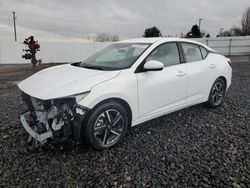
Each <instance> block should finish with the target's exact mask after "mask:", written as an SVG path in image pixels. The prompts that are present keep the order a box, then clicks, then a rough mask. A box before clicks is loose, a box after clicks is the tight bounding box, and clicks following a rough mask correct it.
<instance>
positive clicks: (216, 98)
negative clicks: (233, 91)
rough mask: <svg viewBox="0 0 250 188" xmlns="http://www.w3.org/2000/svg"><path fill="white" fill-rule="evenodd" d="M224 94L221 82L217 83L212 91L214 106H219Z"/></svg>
mask: <svg viewBox="0 0 250 188" xmlns="http://www.w3.org/2000/svg"><path fill="white" fill-rule="evenodd" d="M224 93H225V89H224V85H223V83H221V82H217V83H215V84H214V87H213V89H212V100H213V103H214V105H216V106H217V105H219V104H220V103H221V101H222V99H223V96H224Z"/></svg>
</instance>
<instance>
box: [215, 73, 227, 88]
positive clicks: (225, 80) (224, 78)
mask: <svg viewBox="0 0 250 188" xmlns="http://www.w3.org/2000/svg"><path fill="white" fill-rule="evenodd" d="M218 78H221V79H222V80H223V81H224V82H225V84H226V88H227V79H226V77H225V76H219V77H218ZM218 78H217V79H218ZM217 79H216V80H217Z"/></svg>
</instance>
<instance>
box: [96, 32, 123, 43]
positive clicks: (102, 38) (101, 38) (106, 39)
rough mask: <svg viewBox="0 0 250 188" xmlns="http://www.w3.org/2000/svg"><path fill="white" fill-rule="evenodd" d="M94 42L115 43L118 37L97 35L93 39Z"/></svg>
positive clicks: (104, 34) (103, 34)
mask: <svg viewBox="0 0 250 188" xmlns="http://www.w3.org/2000/svg"><path fill="white" fill-rule="evenodd" d="M95 41H97V42H109V41H112V42H116V41H119V37H118V35H109V34H106V33H99V34H97V36H96V37H95Z"/></svg>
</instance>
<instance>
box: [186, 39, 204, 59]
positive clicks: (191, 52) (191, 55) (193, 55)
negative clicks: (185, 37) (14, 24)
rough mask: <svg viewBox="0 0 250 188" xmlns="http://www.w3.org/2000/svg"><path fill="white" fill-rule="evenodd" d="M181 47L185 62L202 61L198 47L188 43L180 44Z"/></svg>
mask: <svg viewBox="0 0 250 188" xmlns="http://www.w3.org/2000/svg"><path fill="white" fill-rule="evenodd" d="M181 45H182V48H183V50H184V54H185V56H186V60H187V62H193V61H200V60H202V56H201V51H200V48H199V46H198V45H195V44H190V43H182V44H181Z"/></svg>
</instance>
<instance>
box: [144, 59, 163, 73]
mask: <svg viewBox="0 0 250 188" xmlns="http://www.w3.org/2000/svg"><path fill="white" fill-rule="evenodd" d="M163 67H164V65H163V63H161V62H160V61H155V60H150V61H147V62H146V63H145V64H144V65H143V68H144V69H145V70H146V71H160V70H162V69H163Z"/></svg>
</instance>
